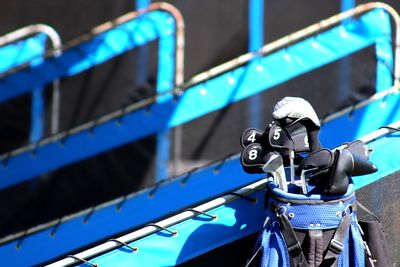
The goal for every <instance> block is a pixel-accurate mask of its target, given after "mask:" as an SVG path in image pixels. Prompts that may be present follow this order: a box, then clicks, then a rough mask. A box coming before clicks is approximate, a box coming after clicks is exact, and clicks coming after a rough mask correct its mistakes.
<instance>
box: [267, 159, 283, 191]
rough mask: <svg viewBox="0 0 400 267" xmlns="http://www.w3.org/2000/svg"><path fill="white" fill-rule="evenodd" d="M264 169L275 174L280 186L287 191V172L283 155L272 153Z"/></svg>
mask: <svg viewBox="0 0 400 267" xmlns="http://www.w3.org/2000/svg"><path fill="white" fill-rule="evenodd" d="M263 171H264V172H266V173H271V174H273V175H274V177H276V179H277V180H278V185H279V187H280V188H281V189H282V190H283V191H285V192H287V184H286V174H285V169H284V167H283V160H282V156H281V155H278V154H273V155H271V157H270V158H269V159H268V161H267V162H266V163H265V164H264V166H263Z"/></svg>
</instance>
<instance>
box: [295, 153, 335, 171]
mask: <svg viewBox="0 0 400 267" xmlns="http://www.w3.org/2000/svg"><path fill="white" fill-rule="evenodd" d="M333 162H334V153H333V152H332V151H331V150H329V149H327V148H323V149H321V150H318V151H315V152H312V153H310V154H309V155H308V156H307V157H306V158H304V159H303V160H302V161H301V162H300V164H299V166H298V167H297V169H296V175H297V176H300V174H301V172H302V171H303V170H304V171H306V170H314V175H315V176H316V175H319V174H320V173H321V171H323V170H328V169H329V168H331V167H332V165H333Z"/></svg>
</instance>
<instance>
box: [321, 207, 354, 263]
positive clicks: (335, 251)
mask: <svg viewBox="0 0 400 267" xmlns="http://www.w3.org/2000/svg"><path fill="white" fill-rule="evenodd" d="M350 221H351V213H350V214H349V213H345V215H344V216H343V217H342V220H341V221H340V223H339V225H338V227H337V228H336V231H335V233H334V234H333V237H332V239H331V241H330V242H329V245H328V249H327V252H326V254H325V257H324V260H323V262H322V264H321V266H334V264H335V262H336V261H337V259H338V257H339V255H340V253H342V251H343V248H344V243H345V241H346V238H347V236H348V233H349V230H350Z"/></svg>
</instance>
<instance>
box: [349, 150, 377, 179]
mask: <svg viewBox="0 0 400 267" xmlns="http://www.w3.org/2000/svg"><path fill="white" fill-rule="evenodd" d="M346 150H347V149H346ZM350 154H351V155H352V157H353V165H354V166H353V170H352V171H351V173H350V175H351V176H359V175H365V174H370V173H374V172H376V171H378V168H377V167H376V166H375V165H374V164H373V163H372V162H371V161H369V159H367V157H366V156H365V155H360V154H358V153H354V152H350Z"/></svg>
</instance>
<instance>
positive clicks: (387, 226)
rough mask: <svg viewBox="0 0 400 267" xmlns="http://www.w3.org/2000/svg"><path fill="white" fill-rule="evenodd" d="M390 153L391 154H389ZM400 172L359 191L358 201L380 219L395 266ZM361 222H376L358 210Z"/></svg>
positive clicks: (399, 241) (399, 256)
mask: <svg viewBox="0 0 400 267" xmlns="http://www.w3.org/2000/svg"><path fill="white" fill-rule="evenodd" d="M388 153H389V152H388ZM399 178H400V172H396V173H393V174H391V175H388V176H386V177H383V178H381V179H379V180H378V181H376V182H373V183H372V184H369V185H367V186H365V187H363V188H361V189H359V190H357V192H356V195H357V199H358V201H359V202H360V203H361V204H362V205H364V206H365V207H367V208H368V209H369V210H370V211H371V212H373V213H374V214H375V215H376V216H378V217H379V219H380V222H381V223H382V226H383V230H384V231H385V236H386V239H387V241H388V245H389V249H390V255H391V257H392V260H393V264H394V265H393V266H397V265H398V264H399V263H400V229H399V224H398V223H396V222H397V221H399V220H400V209H399V205H400V187H399ZM357 212H358V217H359V220H360V221H362V220H363V219H367V220H368V219H369V220H371V219H372V220H374V219H373V218H370V217H371V216H370V215H368V213H366V212H364V211H363V210H362V209H358V211H357Z"/></svg>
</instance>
